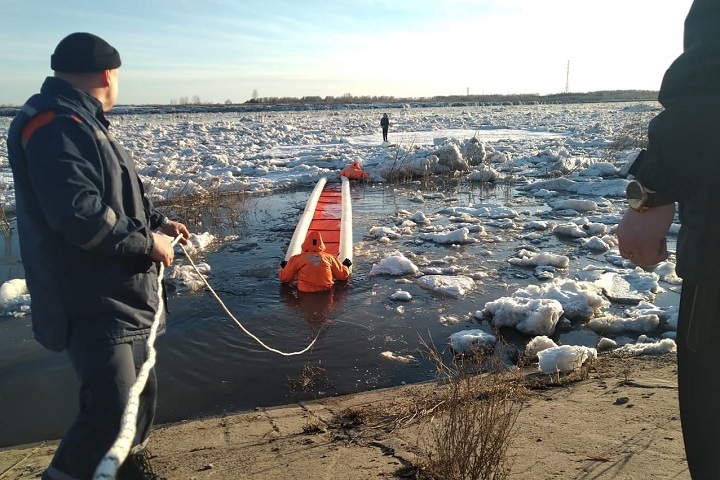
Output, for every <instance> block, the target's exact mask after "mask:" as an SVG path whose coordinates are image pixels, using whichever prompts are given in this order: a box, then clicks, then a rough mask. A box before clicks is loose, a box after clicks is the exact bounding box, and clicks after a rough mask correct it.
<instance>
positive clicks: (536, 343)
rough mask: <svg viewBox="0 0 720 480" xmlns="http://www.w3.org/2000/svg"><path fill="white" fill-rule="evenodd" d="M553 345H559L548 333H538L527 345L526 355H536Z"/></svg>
mask: <svg viewBox="0 0 720 480" xmlns="http://www.w3.org/2000/svg"><path fill="white" fill-rule="evenodd" d="M552 347H557V343H555V342H554V341H553V340H552V339H551V338H550V337H548V336H546V335H538V336H537V337H534V338H533V339H532V340H530V341H529V342H528V344H527V345H525V355H527V356H529V357H534V356H535V355H537V354H538V352H539V351H541V350H545V349H546V348H552Z"/></svg>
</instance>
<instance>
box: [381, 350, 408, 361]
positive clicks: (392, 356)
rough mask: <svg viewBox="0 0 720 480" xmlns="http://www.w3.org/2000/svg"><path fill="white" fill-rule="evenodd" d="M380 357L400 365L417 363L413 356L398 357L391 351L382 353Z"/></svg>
mask: <svg viewBox="0 0 720 480" xmlns="http://www.w3.org/2000/svg"><path fill="white" fill-rule="evenodd" d="M380 356H381V357H383V358H387V359H388V360H392V361H394V362H398V363H414V362H416V361H417V360H416V359H415V357H413V356H412V355H409V354H408V355H398V354H397V353H394V352H391V351H386V352H381V353H380Z"/></svg>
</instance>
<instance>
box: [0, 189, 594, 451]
mask: <svg viewBox="0 0 720 480" xmlns="http://www.w3.org/2000/svg"><path fill="white" fill-rule="evenodd" d="M310 188H311V187H308V189H307V190H302V191H293V192H276V193H274V194H269V195H253V196H248V197H243V198H239V199H238V198H236V199H232V200H230V199H228V200H226V201H225V202H224V203H223V205H222V206H221V208H218V209H210V210H208V211H205V212H204V213H202V214H200V215H199V216H197V218H194V219H192V220H191V221H188V224H189V226H190V228H191V230H192V231H194V232H204V231H209V232H211V233H213V234H214V235H216V236H217V237H218V241H217V243H216V244H215V245H213V246H212V247H210V248H209V249H208V251H206V252H205V253H202V254H201V255H200V256H199V257H198V258H194V260H195V261H196V262H198V261H204V262H207V263H208V264H209V265H210V266H211V268H212V273H211V275H210V279H209V281H210V283H211V285H213V287H214V288H215V289H216V290H217V292H218V294H219V295H220V297H221V298H222V299H223V301H224V302H225V304H226V305H227V307H228V309H229V310H230V311H231V312H233V314H234V315H235V316H236V317H237V319H238V320H239V321H240V322H242V324H243V325H245V327H246V328H248V329H249V330H250V331H251V332H253V333H254V334H255V335H257V336H258V337H259V338H260V339H262V340H263V341H264V342H265V343H267V344H269V345H270V346H272V347H274V348H277V349H280V350H283V351H296V350H301V349H302V348H304V347H305V346H306V345H307V344H308V343H309V342H310V341H311V340H312V339H313V338H314V337H315V335H317V334H318V332H319V339H318V341H317V343H316V345H315V346H314V348H313V349H312V351H311V352H309V353H306V354H303V355H300V356H294V357H283V356H280V355H277V354H275V353H271V352H268V351H267V350H265V349H263V348H262V347H260V346H259V345H258V344H257V343H255V342H254V341H253V340H252V339H250V338H249V337H248V336H247V335H245V334H244V333H243V332H242V331H241V330H240V328H239V327H238V326H237V325H236V324H235V323H234V322H233V321H232V320H231V319H229V318H228V316H227V315H226V313H225V312H224V311H223V310H222V308H221V307H220V306H219V305H218V303H217V302H216V300H215V299H214V298H213V297H212V295H211V294H210V293H208V292H206V291H199V292H194V293H190V292H175V293H172V292H171V295H170V298H169V308H170V312H171V313H170V317H169V320H168V331H167V333H166V334H165V335H163V336H162V337H160V338H159V339H158V341H157V343H156V346H157V351H158V360H157V367H156V368H157V373H158V380H159V398H158V416H157V422H158V423H164V422H172V421H178V420H182V419H189V418H195V417H200V416H205V415H211V414H220V413H223V412H237V411H243V410H249V409H253V408H255V407H268V406H274V405H279V404H285V403H288V402H294V401H298V400H308V399H313V398H318V397H322V396H330V395H340V394H346V393H352V392H357V391H363V390H369V389H375V388H380V387H388V386H394V385H399V384H402V383H412V382H419V381H425V380H430V379H432V378H433V376H434V372H435V368H434V366H433V365H432V364H431V363H430V362H429V361H428V360H427V359H426V358H425V357H424V356H423V354H422V349H421V348H420V340H421V339H424V340H425V341H428V342H429V341H432V342H434V343H435V344H436V345H437V346H438V348H439V349H440V350H443V349H444V350H446V345H447V337H448V336H449V335H450V334H451V333H453V332H456V331H459V330H463V329H467V328H479V327H480V325H479V324H478V323H477V321H475V320H473V319H472V317H471V314H472V313H474V312H475V311H477V310H481V309H482V308H483V307H484V305H485V302H488V301H491V300H495V299H497V298H499V297H501V296H503V295H509V294H511V293H512V292H514V291H515V290H516V289H517V288H520V287H524V286H526V285H528V284H530V283H537V282H538V281H537V280H536V279H535V278H534V277H533V276H532V275H531V273H532V272H531V271H530V270H528V269H524V268H518V267H513V266H511V265H509V264H508V262H507V258H508V257H509V256H512V255H513V254H514V252H515V249H516V248H517V247H518V246H519V245H520V244H522V242H521V241H520V240H517V231H515V232H514V233H513V232H504V231H501V229H492V228H488V231H489V232H490V233H492V235H490V236H488V238H492V239H494V240H492V241H491V240H487V241H485V240H483V241H481V242H480V243H478V244H472V245H466V246H460V247H451V246H445V245H436V244H432V243H418V242H416V241H413V240H405V239H401V240H398V241H396V242H394V243H391V244H390V245H387V244H381V243H378V242H377V241H376V240H375V239H372V238H371V237H370V236H369V235H368V232H369V230H370V228H371V227H373V226H391V225H393V221H392V220H393V216H394V215H395V213H396V212H397V211H399V210H407V211H409V212H416V211H418V210H421V211H423V212H424V213H425V214H426V215H428V216H429V215H432V214H433V213H435V212H438V211H439V210H441V209H442V208H444V207H447V206H452V205H468V204H470V203H476V204H477V203H481V202H483V201H493V202H497V203H500V204H506V205H509V206H517V204H518V202H525V203H527V199H522V200H519V199H518V198H517V197H516V196H515V195H516V194H515V193H514V192H513V191H512V190H511V189H507V188H497V189H490V190H487V189H483V188H481V187H479V186H477V185H472V184H457V185H448V184H444V185H442V186H441V187H437V186H432V185H420V184H414V183H413V184H409V185H404V186H397V185H360V184H358V185H354V186H353V187H352V198H353V224H354V235H353V237H354V242H355V259H354V271H353V276H352V278H351V280H350V282H349V283H348V284H347V285H338V286H337V288H336V289H335V291H334V293H333V295H328V296H323V295H319V296H317V297H313V298H312V299H311V300H309V301H308V300H307V299H304V298H298V297H297V295H296V294H295V293H294V292H293V291H292V289H288V288H283V287H282V286H281V285H280V283H279V282H278V280H277V269H278V267H279V263H280V260H282V258H283V256H284V253H285V249H286V248H287V244H288V242H289V240H290V237H291V236H292V232H293V230H294V227H295V224H296V222H297V220H298V219H299V217H300V214H301V213H302V210H303V208H304V206H305V202H306V201H307V198H308V196H309V193H310ZM439 190H440V191H441V192H442V193H443V195H433V194H436V193H438V191H439ZM418 192H419V193H424V194H426V199H425V201H424V203H419V202H418V201H417V198H418ZM539 204H540V206H538V202H535V203H533V204H531V205H527V206H526V207H523V210H525V211H526V212H527V220H532V219H537V218H543V215H546V214H547V213H546V212H547V210H548V209H547V208H542V206H541V205H542V201H539ZM1 241H3V240H2V239H0V242H1ZM4 241H5V244H4V255H2V256H0V274H1V275H2V277H1V278H0V280H2V281H5V280H6V279H8V278H17V277H22V276H23V275H21V274H20V275H19V274H18V272H21V265H20V263H19V262H20V261H19V249H18V245H17V238H16V237H15V236H14V235H13V236H12V237H10V238H7V239H5V240H4ZM535 243H536V246H538V247H540V248H542V249H543V250H544V251H549V252H552V253H556V254H569V255H570V256H571V263H572V267H571V269H573V270H576V269H580V268H582V266H583V264H584V263H587V262H595V263H597V262H599V261H600V260H599V259H598V258H601V256H600V255H598V258H594V256H592V255H588V256H579V255H578V254H577V251H578V247H577V244H576V243H573V242H566V243H565V242H563V241H562V240H559V239H557V238H556V237H555V236H554V235H552V234H551V233H548V234H547V238H545V239H544V240H541V241H539V242H535ZM393 250H399V251H401V252H403V253H405V254H406V255H407V254H409V253H414V254H417V255H421V256H423V257H425V258H426V259H429V260H431V261H432V260H440V259H443V258H444V257H446V256H448V255H452V256H455V257H460V258H459V260H457V261H456V264H458V265H468V266H469V268H470V271H482V272H486V273H487V274H488V278H487V279H486V280H485V281H484V282H483V283H481V284H478V288H477V289H476V290H475V291H473V292H471V293H469V294H468V295H467V296H465V297H463V298H460V299H454V298H449V297H445V296H442V295H439V294H437V293H434V292H431V291H427V290H423V289H422V288H420V287H419V286H418V285H417V284H414V283H400V284H398V283H397V279H396V278H390V277H369V275H368V274H369V272H370V269H371V268H372V265H373V263H377V262H378V261H379V260H380V259H381V258H383V257H384V255H385V253H387V252H391V251H393ZM176 258H178V261H182V260H181V259H179V257H176ZM416 263H417V262H416ZM397 289H403V290H406V291H408V292H410V293H411V295H412V297H413V298H412V300H411V301H410V302H408V303H398V302H394V301H392V300H390V298H389V297H390V295H391V294H392V293H393V292H394V291H395V290H397ZM398 307H402V308H404V311H400V310H399V309H398ZM447 315H455V316H456V317H457V318H458V319H459V323H457V324H455V325H449V326H446V325H443V324H442V323H441V321H440V320H441V318H444V316H447ZM485 328H487V327H485ZM503 336H504V337H505V339H506V340H507V341H509V342H510V343H511V344H515V345H517V346H518V347H519V348H522V347H523V346H524V342H526V341H527V340H528V339H529V337H527V336H524V335H522V334H519V333H518V332H516V331H514V330H508V331H505V330H503ZM554 338H555V339H556V340H558V339H560V340H565V343H568V342H570V341H571V342H572V343H573V344H584V345H588V346H594V345H595V343H596V341H597V335H596V334H594V333H592V332H589V331H587V330H582V329H581V328H579V329H574V330H572V331H565V332H558V333H556V334H555V336H554ZM384 351H392V352H394V353H396V354H400V355H413V356H414V357H415V358H416V359H417V361H416V362H411V363H407V364H405V363H399V362H395V361H391V360H388V359H386V358H384V357H383V356H381V355H380V354H381V352H384ZM0 365H1V369H0V446H7V445H17V444H22V443H28V442H33V441H38V440H43V439H53V438H59V437H60V436H61V435H62V433H63V431H64V430H65V428H66V427H67V426H68V424H69V423H70V421H71V420H72V418H73V416H74V414H75V409H76V394H77V388H76V387H77V383H76V380H75V378H74V376H73V373H72V371H71V368H70V367H69V364H68V362H67V359H66V357H65V355H64V354H54V353H51V352H48V351H46V350H44V349H43V348H42V347H40V346H39V345H38V344H37V343H36V342H34V341H33V339H32V332H31V327H30V316H25V317H19V318H13V317H0Z"/></svg>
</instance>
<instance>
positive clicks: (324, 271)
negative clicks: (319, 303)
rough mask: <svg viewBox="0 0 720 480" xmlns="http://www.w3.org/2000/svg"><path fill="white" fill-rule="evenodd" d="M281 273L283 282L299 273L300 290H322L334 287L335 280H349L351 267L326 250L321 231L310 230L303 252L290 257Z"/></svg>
mask: <svg viewBox="0 0 720 480" xmlns="http://www.w3.org/2000/svg"><path fill="white" fill-rule="evenodd" d="M348 263H349V261H348ZM279 274H280V281H281V282H283V283H287V282H289V281H291V280H292V279H293V278H295V275H297V277H298V291H300V292H322V291H325V290H329V289H330V288H332V286H333V283H334V281H335V280H347V279H348V277H349V276H350V269H349V268H348V267H346V266H345V265H343V264H342V263H340V260H338V258H337V257H336V256H335V255H332V254H329V253H327V252H326V251H325V243H323V240H322V235H320V232H316V231H310V233H308V236H307V237H306V238H305V242H304V243H303V245H302V253H299V254H297V255H293V256H292V257H290V261H289V262H288V263H287V265H285V266H284V267H283V268H282V269H281V270H280V272H279Z"/></svg>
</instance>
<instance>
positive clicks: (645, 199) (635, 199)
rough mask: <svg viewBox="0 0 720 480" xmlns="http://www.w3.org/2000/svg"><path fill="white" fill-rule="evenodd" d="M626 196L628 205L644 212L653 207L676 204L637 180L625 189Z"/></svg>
mask: <svg viewBox="0 0 720 480" xmlns="http://www.w3.org/2000/svg"><path fill="white" fill-rule="evenodd" d="M625 196H626V197H627V201H628V205H629V206H630V208H632V209H633V210H637V211H638V212H642V211H643V210H647V209H648V208H652V207H660V206H662V205H670V204H671V203H675V200H671V199H670V198H668V197H664V196H662V195H661V194H659V193H657V192H655V191H654V190H650V189H649V188H647V187H644V186H643V185H642V184H641V183H640V182H638V181H637V180H633V181H632V182H630V183H628V186H627V188H626V189H625Z"/></svg>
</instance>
